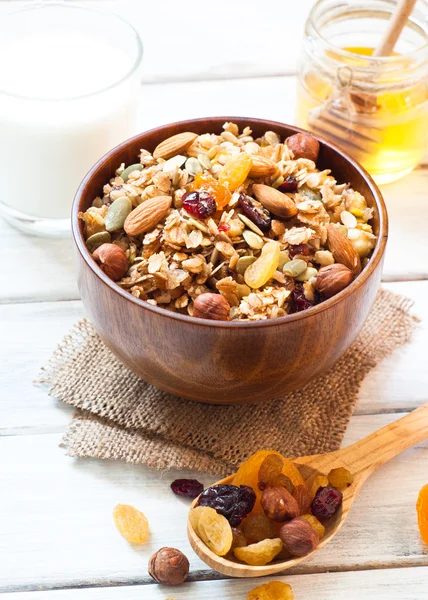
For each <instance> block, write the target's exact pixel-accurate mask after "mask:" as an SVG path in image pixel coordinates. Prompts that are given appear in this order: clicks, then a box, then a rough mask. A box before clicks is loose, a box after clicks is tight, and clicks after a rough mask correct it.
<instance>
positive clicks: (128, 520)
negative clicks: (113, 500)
mask: <svg viewBox="0 0 428 600" xmlns="http://www.w3.org/2000/svg"><path fill="white" fill-rule="evenodd" d="M113 519H114V522H115V524H116V527H117V528H118V530H119V532H120V533H121V534H122V535H123V537H124V538H125V539H126V540H127V541H128V542H131V543H132V544H143V543H144V542H145V541H146V540H147V538H148V537H149V522H148V521H147V519H146V517H145V515H143V513H142V512H140V511H139V510H137V509H136V508H134V507H133V506H130V505H129V504H118V505H117V506H116V507H115V509H114V510H113Z"/></svg>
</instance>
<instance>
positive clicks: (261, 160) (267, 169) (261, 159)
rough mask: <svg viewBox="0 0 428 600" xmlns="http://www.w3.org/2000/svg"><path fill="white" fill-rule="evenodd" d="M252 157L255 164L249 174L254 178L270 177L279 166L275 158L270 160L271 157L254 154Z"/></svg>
mask: <svg viewBox="0 0 428 600" xmlns="http://www.w3.org/2000/svg"><path fill="white" fill-rule="evenodd" d="M251 158H252V161H253V165H252V167H251V169H250V172H249V176H250V177H253V179H258V178H259V177H269V176H270V175H273V174H274V173H275V171H276V170H277V168H278V167H277V165H276V163H274V162H273V160H269V158H266V157H265V156H258V155H257V154H253V155H252V156H251Z"/></svg>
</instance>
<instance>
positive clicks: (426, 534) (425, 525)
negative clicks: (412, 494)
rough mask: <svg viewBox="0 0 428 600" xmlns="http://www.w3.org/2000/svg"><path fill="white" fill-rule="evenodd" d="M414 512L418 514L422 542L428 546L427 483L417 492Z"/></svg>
mask: <svg viewBox="0 0 428 600" xmlns="http://www.w3.org/2000/svg"><path fill="white" fill-rule="evenodd" d="M416 511H417V513H418V524H419V531H420V532H421V536H422V539H423V541H424V542H425V543H426V544H428V483H427V485H424V487H423V488H422V489H421V491H420V492H419V496H418V501H417V502H416Z"/></svg>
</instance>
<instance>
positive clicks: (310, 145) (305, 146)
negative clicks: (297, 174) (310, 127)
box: [285, 133, 320, 163]
mask: <svg viewBox="0 0 428 600" xmlns="http://www.w3.org/2000/svg"><path fill="white" fill-rule="evenodd" d="M285 141H286V143H287V146H288V147H289V148H290V150H291V151H292V153H293V155H294V158H296V159H297V158H309V160H313V161H314V162H315V163H316V162H317V158H318V154H319V151H320V143H319V141H318V140H317V139H316V138H314V137H313V136H312V135H309V134H308V133H295V134H294V135H291V136H290V137H289V138H287V139H286V140H285Z"/></svg>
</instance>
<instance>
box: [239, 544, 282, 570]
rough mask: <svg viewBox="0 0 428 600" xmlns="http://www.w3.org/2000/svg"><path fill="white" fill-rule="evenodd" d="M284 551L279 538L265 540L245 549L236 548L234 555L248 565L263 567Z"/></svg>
mask: <svg viewBox="0 0 428 600" xmlns="http://www.w3.org/2000/svg"><path fill="white" fill-rule="evenodd" d="M281 550H282V542H281V540H280V539H279V538H274V539H273V540H263V541H261V542H258V543H257V544H250V546H245V547H244V548H235V550H234V551H233V553H234V555H235V556H236V558H237V559H238V560H242V561H243V562H245V563H247V564H248V565H252V566H263V565H267V564H268V563H270V562H271V561H272V560H273V559H274V558H275V556H277V555H278V554H279V553H280V552H281Z"/></svg>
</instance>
